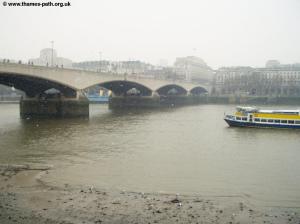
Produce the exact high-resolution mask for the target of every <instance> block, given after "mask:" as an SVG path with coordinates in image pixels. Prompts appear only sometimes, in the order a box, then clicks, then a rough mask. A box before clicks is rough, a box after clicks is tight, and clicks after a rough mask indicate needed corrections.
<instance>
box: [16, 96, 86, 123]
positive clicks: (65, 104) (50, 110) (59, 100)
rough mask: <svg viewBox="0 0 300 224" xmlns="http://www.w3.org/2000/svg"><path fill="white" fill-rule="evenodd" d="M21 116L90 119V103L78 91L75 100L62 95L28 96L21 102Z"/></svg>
mask: <svg viewBox="0 0 300 224" xmlns="http://www.w3.org/2000/svg"><path fill="white" fill-rule="evenodd" d="M20 116H21V118H27V117H88V116H89V101H88V99H87V98H86V97H85V96H84V95H83V94H82V93H81V92H80V91H77V93H76V97H75V98H68V97H64V96H63V95H61V94H59V93H58V94H39V95H37V96H35V97H30V96H26V97H23V98H22V99H21V101H20Z"/></svg>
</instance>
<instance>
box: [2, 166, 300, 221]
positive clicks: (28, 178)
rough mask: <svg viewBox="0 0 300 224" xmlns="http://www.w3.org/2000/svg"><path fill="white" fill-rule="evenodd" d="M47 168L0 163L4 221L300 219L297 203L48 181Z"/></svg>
mask: <svg viewBox="0 0 300 224" xmlns="http://www.w3.org/2000/svg"><path fill="white" fill-rule="evenodd" d="M49 169H50V168H47V167H31V166H7V165H6V166H0V223H3V224H10V223H26V224H31V223H32V224H33V223H41V224H44V223H45V224H52V223H53V224H54V223H65V224H66V223H70V224H71V223H88V224H89V223H278V224H282V223H297V224H299V223H300V209H299V208H280V207H276V208H264V207H263V208H257V207H255V206H253V205H251V204H250V203H249V202H247V200H246V199H245V198H241V197H206V196H199V195H174V194H160V193H142V192H127V191H117V190H103V189H97V188H93V187H91V186H88V185H87V186H81V187H78V186H76V187H75V186H70V185H68V184H66V185H65V186H64V187H57V186H49V185H47V184H45V182H44V181H42V179H47V173H48V172H51V170H49ZM41 177H43V178H41Z"/></svg>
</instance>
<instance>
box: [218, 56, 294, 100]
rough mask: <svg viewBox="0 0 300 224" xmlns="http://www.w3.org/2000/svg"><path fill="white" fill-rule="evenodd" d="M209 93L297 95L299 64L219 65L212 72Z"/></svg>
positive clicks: (274, 61)
mask: <svg viewBox="0 0 300 224" xmlns="http://www.w3.org/2000/svg"><path fill="white" fill-rule="evenodd" d="M212 93H213V94H216V95H220V94H225V95H256V96H300V64H299V63H298V64H284V65H282V64H280V63H279V62H278V61H276V60H271V61H268V62H267V63H266V67H264V68H251V67H223V68H219V69H218V70H217V71H216V74H215V77H214V81H213V91H212Z"/></svg>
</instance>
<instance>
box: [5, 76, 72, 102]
mask: <svg viewBox="0 0 300 224" xmlns="http://www.w3.org/2000/svg"><path fill="white" fill-rule="evenodd" d="M0 84H3V85H6V86H11V87H14V88H15V89H18V90H21V91H23V92H25V94H26V95H27V96H28V97H35V96H37V95H38V94H43V93H45V92H46V91H47V90H50V89H56V90H58V91H59V92H60V93H61V94H62V95H63V96H65V97H68V98H73V97H76V96H77V89H76V88H73V87H70V86H67V85H65V84H61V83H59V82H56V81H52V80H48V79H45V78H40V77H35V76H30V75H24V74H18V73H7V72H5V73H2V72H0Z"/></svg>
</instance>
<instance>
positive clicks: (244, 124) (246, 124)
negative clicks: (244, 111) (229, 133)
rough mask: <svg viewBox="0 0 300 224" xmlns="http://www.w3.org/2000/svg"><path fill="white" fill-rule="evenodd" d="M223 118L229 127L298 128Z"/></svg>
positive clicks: (296, 126)
mask: <svg viewBox="0 0 300 224" xmlns="http://www.w3.org/2000/svg"><path fill="white" fill-rule="evenodd" d="M224 120H225V121H226V123H227V124H228V125H229V126H231V127H252V128H284V129H300V125H289V124H266V123H255V122H245V121H236V120H231V119H227V118H225V119H224Z"/></svg>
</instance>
